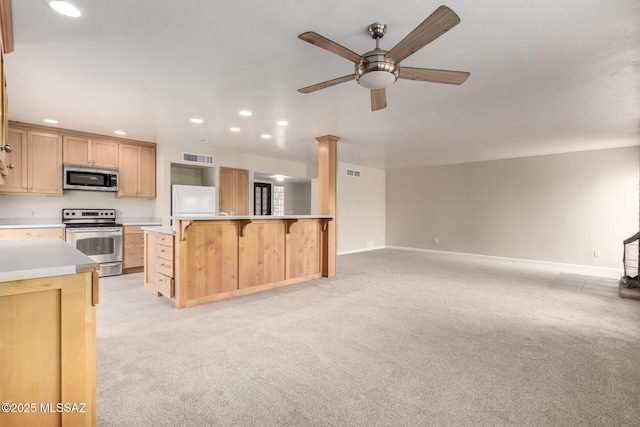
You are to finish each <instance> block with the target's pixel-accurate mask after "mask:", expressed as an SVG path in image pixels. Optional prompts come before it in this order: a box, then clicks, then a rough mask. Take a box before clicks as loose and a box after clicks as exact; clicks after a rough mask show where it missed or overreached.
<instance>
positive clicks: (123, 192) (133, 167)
mask: <svg viewBox="0 0 640 427" xmlns="http://www.w3.org/2000/svg"><path fill="white" fill-rule="evenodd" d="M119 152H120V156H119V162H120V174H119V180H120V182H119V183H118V197H136V196H137V195H138V147H137V146H135V145H127V144H120V149H119Z"/></svg>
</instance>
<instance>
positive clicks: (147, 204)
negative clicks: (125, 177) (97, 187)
mask: <svg viewBox="0 0 640 427" xmlns="http://www.w3.org/2000/svg"><path fill="white" fill-rule="evenodd" d="M155 205H156V201H155V200H138V199H116V198H115V195H114V193H101V192H97V191H65V192H64V196H63V197H44V196H0V219H2V218H23V219H42V218H60V215H61V212H62V209H65V208H96V209H117V216H118V217H121V218H125V217H126V218H151V217H154V216H155V215H154V213H155Z"/></svg>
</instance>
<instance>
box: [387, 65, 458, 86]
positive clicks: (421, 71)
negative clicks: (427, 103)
mask: <svg viewBox="0 0 640 427" xmlns="http://www.w3.org/2000/svg"><path fill="white" fill-rule="evenodd" d="M470 75H471V73H468V72H466V71H449V70H432V69H429V68H412V67H401V68H400V74H399V75H398V78H400V79H407V80H418V81H421V82H433V83H447V84H450V85H460V84H462V83H464V82H465V80H467V78H468V77H469V76H470Z"/></svg>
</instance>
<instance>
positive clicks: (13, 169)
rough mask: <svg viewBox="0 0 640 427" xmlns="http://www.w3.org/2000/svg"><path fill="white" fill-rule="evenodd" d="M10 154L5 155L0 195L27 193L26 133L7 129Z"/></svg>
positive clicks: (20, 130)
mask: <svg viewBox="0 0 640 427" xmlns="http://www.w3.org/2000/svg"><path fill="white" fill-rule="evenodd" d="M9 145H11V153H8V154H7V158H6V159H7V170H6V172H8V173H7V177H6V178H5V182H4V185H0V193H26V192H27V131H26V130H22V129H9Z"/></svg>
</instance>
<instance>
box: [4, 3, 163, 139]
mask: <svg viewBox="0 0 640 427" xmlns="http://www.w3.org/2000/svg"><path fill="white" fill-rule="evenodd" d="M0 1H2V0H0ZM9 127H12V128H13V127H16V128H19V129H27V130H37V131H43V132H49V133H53V134H56V135H65V136H75V137H79V138H88V139H99V140H107V141H113V142H120V143H125V144H129V145H137V146H140V147H157V146H158V144H156V143H155V142H147V141H136V140H134V139H126V138H118V137H111V136H110V135H102V134H98V133H90V132H82V131H78V130H73V129H63V128H54V127H51V126H43V125H35V124H32V123H24V122H17V121H13V120H9Z"/></svg>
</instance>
